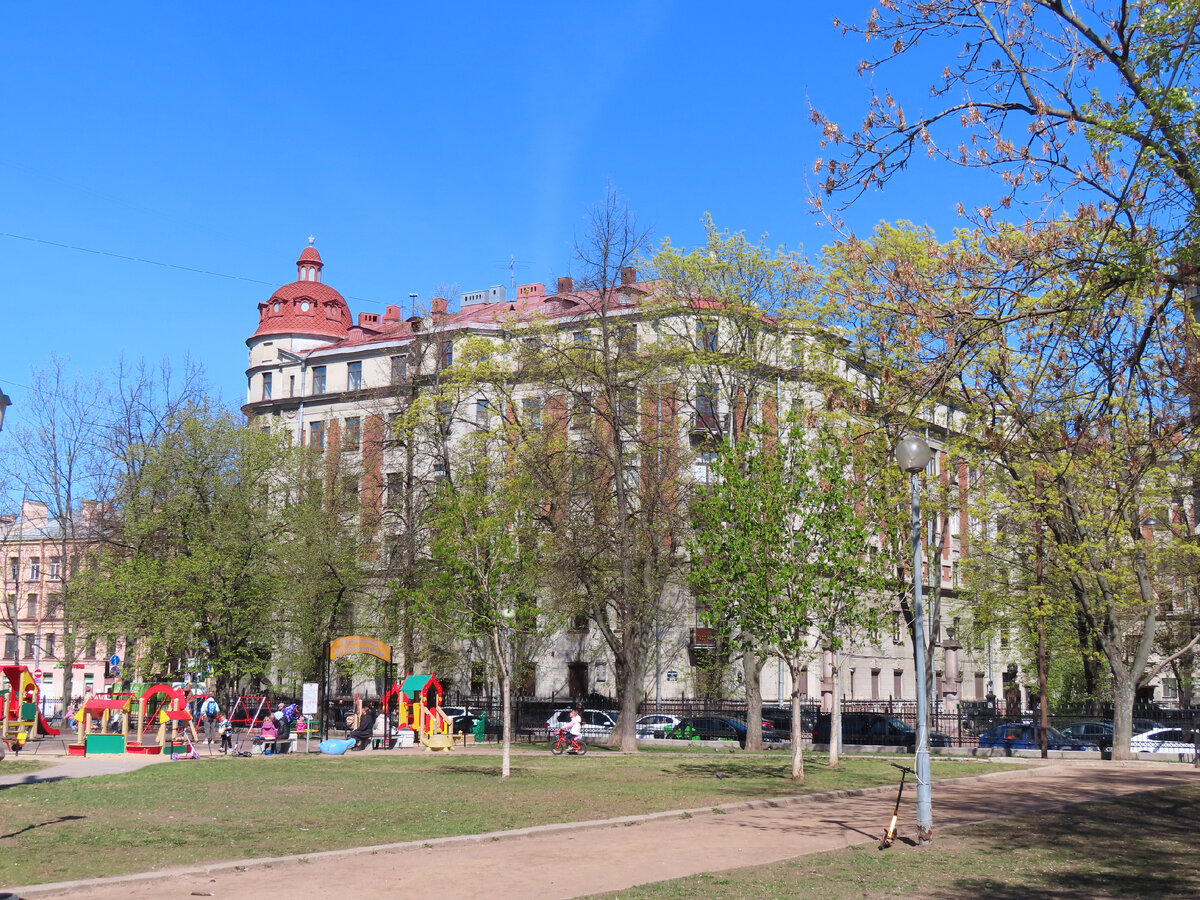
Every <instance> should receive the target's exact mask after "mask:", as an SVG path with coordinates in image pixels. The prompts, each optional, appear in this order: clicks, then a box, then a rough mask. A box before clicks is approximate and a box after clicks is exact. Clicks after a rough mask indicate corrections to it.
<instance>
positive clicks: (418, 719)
mask: <svg viewBox="0 0 1200 900" xmlns="http://www.w3.org/2000/svg"><path fill="white" fill-rule="evenodd" d="M442 694H443V691H442V686H441V684H439V683H438V680H437V678H436V677H434V675H433V674H432V673H430V674H429V675H408V676H406V677H405V679H404V681H403V682H401V683H400V684H398V685H394V686H393V688H392V690H391V691H388V693H386V694H385V695H384V697H383V704H384V706H383V708H384V712H385V713H386V712H388V711H389V710H388V706H389V701H391V700H392V699H393V698H394V699H395V702H396V704H397V707H398V713H399V716H398V725H399V727H400V728H411V729H412V730H413V732H414V733H415V734H416V736H417V740H419V741H420V742H421V745H422V746H423V747H424V748H425V749H426V750H450V749H451V748H453V746H454V736H453V733H452V730H451V728H452V726H451V722H450V719H449V717H447V715H446V713H445V712H444V711H443V710H442Z"/></svg>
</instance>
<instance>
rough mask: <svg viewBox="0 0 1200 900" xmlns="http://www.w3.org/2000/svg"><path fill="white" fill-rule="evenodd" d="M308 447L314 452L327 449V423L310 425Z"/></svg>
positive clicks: (311, 423) (310, 423) (312, 423)
mask: <svg viewBox="0 0 1200 900" xmlns="http://www.w3.org/2000/svg"><path fill="white" fill-rule="evenodd" d="M308 445H309V446H310V447H312V448H313V449H314V450H324V449H325V423H324V422H309V423H308Z"/></svg>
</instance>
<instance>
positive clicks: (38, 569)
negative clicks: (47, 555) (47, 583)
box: [29, 556, 42, 581]
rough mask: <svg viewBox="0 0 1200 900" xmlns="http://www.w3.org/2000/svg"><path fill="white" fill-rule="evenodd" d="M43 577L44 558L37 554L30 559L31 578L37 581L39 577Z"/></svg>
mask: <svg viewBox="0 0 1200 900" xmlns="http://www.w3.org/2000/svg"><path fill="white" fill-rule="evenodd" d="M41 577H42V560H41V558H40V557H37V556H35V557H34V558H33V559H31V560H29V580H30V581H36V580H37V579H39V578H41Z"/></svg>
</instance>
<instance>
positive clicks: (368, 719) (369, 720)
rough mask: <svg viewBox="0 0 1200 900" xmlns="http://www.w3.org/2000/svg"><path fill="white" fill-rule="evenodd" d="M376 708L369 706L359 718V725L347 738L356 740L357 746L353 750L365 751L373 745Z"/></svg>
mask: <svg viewBox="0 0 1200 900" xmlns="http://www.w3.org/2000/svg"><path fill="white" fill-rule="evenodd" d="M375 716H376V712H375V707H374V705H372V706H368V707H366V708H365V709H363V711H362V715H361V716H359V717H358V725H357V727H355V729H354V730H353V731H351V732H350V734H348V735H347V737H352V738H354V741H355V744H354V746H353V747H351V748H350V749H351V750H365V749H366V748H367V745H368V744H370V743H371V734H372V732H374V730H375Z"/></svg>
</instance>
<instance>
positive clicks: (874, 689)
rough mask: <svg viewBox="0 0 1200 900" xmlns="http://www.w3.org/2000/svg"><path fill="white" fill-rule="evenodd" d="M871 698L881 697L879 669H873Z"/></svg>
mask: <svg viewBox="0 0 1200 900" xmlns="http://www.w3.org/2000/svg"><path fill="white" fill-rule="evenodd" d="M871 699H872V700H878V699H879V670H878V669H872V670H871Z"/></svg>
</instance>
